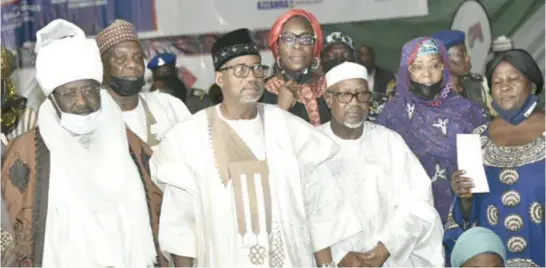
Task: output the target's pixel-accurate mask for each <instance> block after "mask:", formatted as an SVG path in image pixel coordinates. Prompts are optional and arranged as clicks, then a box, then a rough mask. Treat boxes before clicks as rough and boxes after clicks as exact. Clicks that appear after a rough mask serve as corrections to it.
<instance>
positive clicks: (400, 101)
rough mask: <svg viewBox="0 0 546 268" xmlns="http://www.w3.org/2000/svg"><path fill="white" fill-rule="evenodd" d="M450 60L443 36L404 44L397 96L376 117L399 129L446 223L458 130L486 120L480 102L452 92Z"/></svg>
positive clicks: (397, 130)
mask: <svg viewBox="0 0 546 268" xmlns="http://www.w3.org/2000/svg"><path fill="white" fill-rule="evenodd" d="M448 65H449V59H448V54H447V51H446V49H445V46H444V45H443V43H442V42H441V41H439V40H436V39H434V38H429V37H420V38H416V39H414V40H411V41H409V42H407V43H406V44H405V45H404V47H403V48H402V56H401V58H400V69H399V71H398V75H397V78H396V95H394V97H393V98H392V99H391V100H390V101H389V102H387V104H386V105H385V106H384V107H383V111H382V112H381V113H380V114H379V116H378V118H377V120H376V123H378V124H380V125H383V126H386V127H388V128H390V129H392V130H394V131H396V132H397V133H398V134H400V136H402V138H404V141H405V142H406V143H407V144H408V146H409V147H410V149H411V151H412V152H413V153H414V154H415V156H417V158H418V159H419V162H420V163H421V165H423V167H424V168H425V170H426V171H427V174H428V176H429V177H430V178H431V182H432V193H433V195H434V207H435V208H436V210H437V211H438V214H440V217H441V218H442V223H445V222H446V221H447V215H448V212H449V207H450V206H451V201H453V193H452V192H451V186H450V182H449V179H450V178H451V174H452V172H453V171H454V170H455V169H456V168H457V146H456V144H457V143H456V137H457V134H460V133H471V132H472V130H474V129H475V128H477V127H478V126H480V125H482V124H484V123H486V122H487V118H486V113H485V111H484V110H483V109H481V108H480V106H478V105H476V104H474V103H472V102H470V101H469V100H467V99H465V98H464V97H462V96H459V95H458V94H457V93H455V92H454V91H453V82H452V78H451V74H450V73H449V70H448V69H447V66H448Z"/></svg>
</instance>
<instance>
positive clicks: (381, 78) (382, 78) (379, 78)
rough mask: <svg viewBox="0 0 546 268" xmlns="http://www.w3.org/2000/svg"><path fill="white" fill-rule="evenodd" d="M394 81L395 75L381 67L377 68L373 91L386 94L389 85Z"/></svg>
mask: <svg viewBox="0 0 546 268" xmlns="http://www.w3.org/2000/svg"><path fill="white" fill-rule="evenodd" d="M393 79H394V74H393V73H391V72H390V71H388V70H386V69H383V68H381V67H379V66H377V67H375V80H374V84H373V91H374V92H380V93H386V89H387V84H388V83H389V82H390V81H391V80H393Z"/></svg>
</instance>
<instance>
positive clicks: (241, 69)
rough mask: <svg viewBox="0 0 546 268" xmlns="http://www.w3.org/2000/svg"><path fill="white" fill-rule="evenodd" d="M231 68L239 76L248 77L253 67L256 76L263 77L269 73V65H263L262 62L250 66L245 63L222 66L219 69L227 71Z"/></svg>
mask: <svg viewBox="0 0 546 268" xmlns="http://www.w3.org/2000/svg"><path fill="white" fill-rule="evenodd" d="M229 69H232V70H233V75H235V76H236V77H238V78H246V77H247V76H248V73H249V72H250V70H251V69H252V72H253V73H254V76H256V78H263V77H264V76H265V74H266V73H267V71H268V70H269V67H267V66H265V65H261V64H258V65H254V66H248V65H245V64H237V65H233V66H227V67H224V68H221V69H219V70H218V71H226V70H229Z"/></svg>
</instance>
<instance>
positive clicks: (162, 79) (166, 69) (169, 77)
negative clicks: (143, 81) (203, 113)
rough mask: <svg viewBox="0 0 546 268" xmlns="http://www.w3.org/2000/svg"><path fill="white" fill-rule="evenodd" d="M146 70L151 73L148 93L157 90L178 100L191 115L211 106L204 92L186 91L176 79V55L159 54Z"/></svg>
mask: <svg viewBox="0 0 546 268" xmlns="http://www.w3.org/2000/svg"><path fill="white" fill-rule="evenodd" d="M147 68H148V69H150V70H151V71H152V75H153V80H154V82H153V84H152V87H151V89H150V91H154V90H159V91H161V92H164V93H168V94H171V95H172V96H174V97H176V98H178V99H180V100H181V101H182V102H184V104H186V107H188V110H190V112H191V113H192V114H194V113H196V112H198V111H200V110H202V109H204V108H206V107H209V106H212V102H211V100H210V99H209V97H208V96H207V93H206V92H205V91H204V90H201V89H196V88H192V89H190V90H187V89H186V85H184V82H182V80H180V78H178V70H177V68H176V55H175V54H172V53H161V54H157V55H155V56H154V57H153V58H152V59H150V61H149V62H148V65H147Z"/></svg>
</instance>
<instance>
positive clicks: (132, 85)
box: [108, 76, 144, 97]
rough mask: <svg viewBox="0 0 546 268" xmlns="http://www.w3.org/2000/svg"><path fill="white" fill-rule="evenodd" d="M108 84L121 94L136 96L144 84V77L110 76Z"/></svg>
mask: <svg viewBox="0 0 546 268" xmlns="http://www.w3.org/2000/svg"><path fill="white" fill-rule="evenodd" d="M108 86H109V87H110V88H111V89H112V90H113V91H114V92H116V94H118V95H119V96H124V97H127V96H134V95H136V94H138V93H139V92H140V90H141V89H142V87H143V86H144V77H139V78H137V79H126V78H121V77H113V76H110V79H109V80H108Z"/></svg>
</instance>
